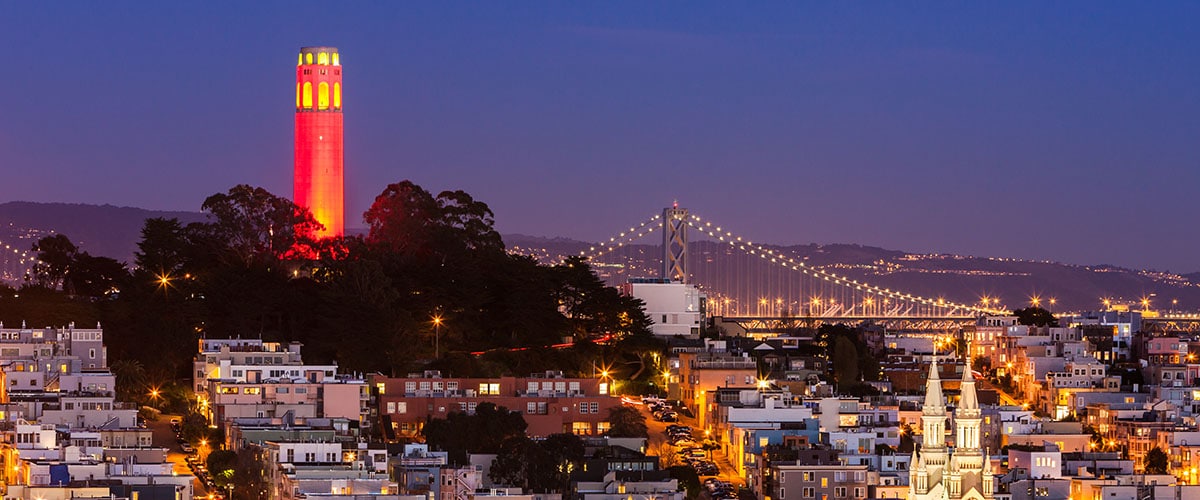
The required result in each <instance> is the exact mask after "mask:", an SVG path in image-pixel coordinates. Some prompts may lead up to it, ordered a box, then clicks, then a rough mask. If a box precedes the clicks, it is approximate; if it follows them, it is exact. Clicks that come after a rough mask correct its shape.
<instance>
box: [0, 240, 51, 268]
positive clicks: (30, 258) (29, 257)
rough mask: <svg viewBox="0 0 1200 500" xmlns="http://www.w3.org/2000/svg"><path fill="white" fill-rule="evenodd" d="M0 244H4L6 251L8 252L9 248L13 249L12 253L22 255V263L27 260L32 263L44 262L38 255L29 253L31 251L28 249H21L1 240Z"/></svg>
mask: <svg viewBox="0 0 1200 500" xmlns="http://www.w3.org/2000/svg"><path fill="white" fill-rule="evenodd" d="M0 245H4V251H6V252H7V251H9V250H12V253H15V254H17V255H20V256H21V261H20V263H21V264H24V263H25V261H29V264H30V265H37V264H43V262H42V261H40V260H38V258H37V257H35V256H33V255H31V254H30V253H29V251H27V250H21V249H20V248H16V247H13V246H11V245H9V244H8V243H4V242H2V241H0Z"/></svg>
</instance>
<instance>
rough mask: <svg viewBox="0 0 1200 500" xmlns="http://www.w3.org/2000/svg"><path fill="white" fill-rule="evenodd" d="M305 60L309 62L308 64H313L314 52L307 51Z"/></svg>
mask: <svg viewBox="0 0 1200 500" xmlns="http://www.w3.org/2000/svg"><path fill="white" fill-rule="evenodd" d="M304 60H305V62H307V63H308V64H312V52H309V53H307V54H304Z"/></svg>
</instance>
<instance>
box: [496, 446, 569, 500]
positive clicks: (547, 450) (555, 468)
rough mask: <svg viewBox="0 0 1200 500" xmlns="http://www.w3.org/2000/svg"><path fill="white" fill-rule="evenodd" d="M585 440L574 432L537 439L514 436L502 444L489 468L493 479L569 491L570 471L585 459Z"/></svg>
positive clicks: (538, 488)
mask: <svg viewBox="0 0 1200 500" xmlns="http://www.w3.org/2000/svg"><path fill="white" fill-rule="evenodd" d="M583 451H584V446H583V440H582V439H580V438H579V436H576V435H574V434H551V435H549V436H547V437H546V438H545V439H542V440H538V441H534V440H531V439H529V438H528V437H525V436H523V435H522V436H511V437H509V438H508V439H506V440H505V441H504V442H503V443H501V445H500V449H499V452H498V453H497V455H496V460H495V462H493V463H492V468H491V470H490V472H489V474H488V475H489V477H491V478H492V481H495V482H497V483H500V484H507V485H511V486H520V487H522V488H527V489H529V490H532V491H541V492H559V493H563V492H566V491H567V489H569V487H570V474H571V472H572V471H574V470H576V469H578V468H579V467H580V464H581V463H582V461H583Z"/></svg>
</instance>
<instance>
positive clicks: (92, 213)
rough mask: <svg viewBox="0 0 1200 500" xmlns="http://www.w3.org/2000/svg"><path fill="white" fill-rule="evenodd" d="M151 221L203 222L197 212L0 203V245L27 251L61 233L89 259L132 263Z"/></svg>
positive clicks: (13, 202) (58, 204) (21, 202)
mask: <svg viewBox="0 0 1200 500" xmlns="http://www.w3.org/2000/svg"><path fill="white" fill-rule="evenodd" d="M154 217H165V218H172V217H173V218H176V219H179V221H180V222H181V223H183V224H188V223H191V222H199V221H203V220H205V215H204V214H203V213H200V212H167V211H160V210H145V209H141V208H134V207H117V206H113V205H85V204H80V203H34V202H28V201H12V202H8V203H0V241H3V242H4V243H8V244H10V245H13V246H18V245H19V247H20V248H21V249H22V250H28V249H29V247H30V245H32V244H33V242H34V241H36V240H37V239H38V238H41V237H42V236H45V235H48V234H53V233H61V234H65V235H67V236H69V237H70V238H71V240H72V241H74V242H75V244H76V245H79V247H80V248H82V249H83V250H85V251H87V252H88V253H91V254H93V255H103V256H106V257H112V258H115V259H117V260H122V261H126V262H132V261H133V253H134V251H136V250H137V242H138V240H140V239H141V231H142V224H143V223H144V222H145V220H146V219H149V218H154Z"/></svg>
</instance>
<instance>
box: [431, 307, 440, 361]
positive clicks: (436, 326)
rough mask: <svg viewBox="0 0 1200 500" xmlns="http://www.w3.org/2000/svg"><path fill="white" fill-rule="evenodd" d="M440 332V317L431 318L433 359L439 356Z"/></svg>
mask: <svg viewBox="0 0 1200 500" xmlns="http://www.w3.org/2000/svg"><path fill="white" fill-rule="evenodd" d="M441 330H442V317H441V316H434V317H433V358H434V359H438V358H439V357H440V356H438V354H439V352H440V348H441V346H440V343H441Z"/></svg>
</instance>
